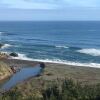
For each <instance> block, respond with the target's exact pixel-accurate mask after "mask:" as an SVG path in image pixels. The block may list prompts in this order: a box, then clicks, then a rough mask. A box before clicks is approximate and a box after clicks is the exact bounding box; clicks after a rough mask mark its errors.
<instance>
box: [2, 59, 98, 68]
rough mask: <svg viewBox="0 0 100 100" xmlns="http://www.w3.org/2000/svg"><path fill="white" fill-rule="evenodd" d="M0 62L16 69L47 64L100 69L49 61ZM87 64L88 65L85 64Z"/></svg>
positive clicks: (10, 60) (14, 60) (8, 60)
mask: <svg viewBox="0 0 100 100" xmlns="http://www.w3.org/2000/svg"><path fill="white" fill-rule="evenodd" d="M0 61H3V62H4V63H6V64H8V65H9V66H11V65H14V66H16V67H22V66H24V67H28V66H31V67H33V66H35V65H36V64H39V63H45V64H54V65H65V66H70V67H84V68H93V69H100V68H99V67H92V66H88V65H87V66H85V65H74V64H72V65H71V64H67V63H66V64H65V63H58V62H49V61H38V60H37V61H36V60H35V61H31V60H23V59H9V58H2V59H0ZM85 64H86V63H85Z"/></svg>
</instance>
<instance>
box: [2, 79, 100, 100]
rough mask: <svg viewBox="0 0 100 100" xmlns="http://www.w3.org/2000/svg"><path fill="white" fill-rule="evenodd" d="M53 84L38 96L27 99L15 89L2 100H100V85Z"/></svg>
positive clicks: (56, 82) (40, 91)
mask: <svg viewBox="0 0 100 100" xmlns="http://www.w3.org/2000/svg"><path fill="white" fill-rule="evenodd" d="M51 83H52V84H49V85H48V86H46V87H45V88H43V89H41V90H38V92H36V94H34V93H33V95H27V96H25V97H24V96H22V94H21V92H19V90H18V89H17V88H15V89H13V90H10V91H9V92H8V93H4V94H2V96H1V97H0V100H100V84H97V85H83V84H81V83H79V82H74V81H73V80H71V79H64V80H59V79H57V80H56V81H55V82H51ZM37 94H38V95H37Z"/></svg>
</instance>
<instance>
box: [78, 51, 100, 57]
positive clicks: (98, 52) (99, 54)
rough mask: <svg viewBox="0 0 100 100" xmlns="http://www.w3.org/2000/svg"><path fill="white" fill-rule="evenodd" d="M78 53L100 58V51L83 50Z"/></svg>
mask: <svg viewBox="0 0 100 100" xmlns="http://www.w3.org/2000/svg"><path fill="white" fill-rule="evenodd" d="M77 52H79V53H84V54H89V55H91V56H100V49H81V50H77Z"/></svg>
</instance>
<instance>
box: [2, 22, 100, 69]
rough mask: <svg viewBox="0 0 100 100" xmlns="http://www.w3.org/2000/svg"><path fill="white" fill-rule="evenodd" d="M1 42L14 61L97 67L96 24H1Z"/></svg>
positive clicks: (99, 25) (99, 30)
mask: <svg viewBox="0 0 100 100" xmlns="http://www.w3.org/2000/svg"><path fill="white" fill-rule="evenodd" d="M0 43H3V44H5V45H4V46H3V47H2V48H1V49H0V51H1V52H6V53H10V52H16V53H18V55H19V56H18V57H15V58H13V59H23V60H31V61H42V62H53V63H62V64H68V65H77V66H89V67H98V68H100V22H99V21H15V22H13V21H12V22H10V21H8V22H6V21H5V22H3V21H2V22H0Z"/></svg>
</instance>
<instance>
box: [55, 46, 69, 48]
mask: <svg viewBox="0 0 100 100" xmlns="http://www.w3.org/2000/svg"><path fill="white" fill-rule="evenodd" d="M56 48H69V47H67V46H56Z"/></svg>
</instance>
